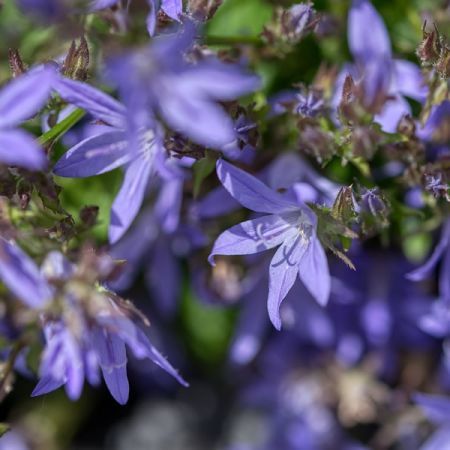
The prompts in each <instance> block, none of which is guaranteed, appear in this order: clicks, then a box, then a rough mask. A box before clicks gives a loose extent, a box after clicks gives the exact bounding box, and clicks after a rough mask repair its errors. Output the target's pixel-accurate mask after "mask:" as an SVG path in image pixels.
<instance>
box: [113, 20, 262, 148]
mask: <svg viewBox="0 0 450 450" xmlns="http://www.w3.org/2000/svg"><path fill="white" fill-rule="evenodd" d="M194 36H195V27H194V25H193V24H192V23H189V22H188V23H186V24H185V26H184V27H183V30H182V31H181V32H180V33H178V34H176V35H170V36H164V37H161V38H159V39H157V40H154V41H153V43H152V45H150V46H148V47H147V48H145V49H143V50H140V51H137V52H134V53H131V54H127V55H125V56H122V57H121V58H118V59H117V60H115V61H114V62H113V63H112V64H111V65H110V68H109V77H110V79H111V80H112V81H113V82H114V83H115V84H116V85H117V86H118V87H119V92H120V94H121V97H122V100H123V101H124V103H125V105H126V106H127V108H128V110H129V111H130V115H129V117H128V123H129V129H130V130H136V129H137V128H139V127H141V126H142V125H143V121H151V120H153V121H155V120H156V119H157V118H158V117H159V118H161V119H163V120H164V121H165V122H166V123H167V124H168V125H169V126H170V127H171V128H172V129H173V130H174V131H177V132H179V133H181V134H183V135H184V136H186V137H187V138H189V139H191V140H192V141H194V142H196V143H198V144H201V145H204V146H208V147H212V148H215V149H219V150H221V149H223V148H224V147H226V146H229V145H231V144H232V143H233V142H235V141H236V139H237V137H238V136H237V132H236V130H235V127H234V124H233V121H232V120H231V118H230V117H229V116H228V115H227V114H226V113H225V112H224V111H223V109H222V108H221V107H220V106H219V104H218V102H219V101H231V100H235V99H236V98H238V97H239V96H241V95H243V94H247V93H249V92H252V91H254V90H255V89H257V87H258V86H259V79H258V77H256V76H253V75H249V74H247V73H244V72H243V71H242V69H241V68H240V67H238V66H236V65H233V64H226V63H223V62H221V61H219V60H218V59H216V58H214V57H208V58H205V59H202V60H200V61H198V62H196V63H189V62H188V61H187V60H186V58H185V53H186V51H187V50H188V49H189V48H190V47H191V45H192V44H193V41H194ZM149 117H150V118H149Z"/></svg>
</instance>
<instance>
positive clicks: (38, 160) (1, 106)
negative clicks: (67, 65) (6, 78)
mask: <svg viewBox="0 0 450 450" xmlns="http://www.w3.org/2000/svg"><path fill="white" fill-rule="evenodd" d="M53 80H54V71H53V70H52V69H51V68H37V69H34V70H32V71H30V72H28V73H27V74H25V75H21V76H20V77H18V78H16V79H15V80H13V81H11V82H10V83H9V84H7V85H6V86H5V87H4V88H3V89H2V90H0V162H2V163H4V164H7V165H9V166H19V167H23V168H25V169H29V170H42V169H45V167H46V166H47V158H46V156H45V153H44V152H43V151H42V149H41V148H40V146H39V144H38V143H37V142H36V140H35V139H34V137H32V136H31V135H30V134H28V133H27V132H25V131H23V130H21V129H19V128H17V127H18V125H19V124H20V123H21V122H24V121H25V120H28V119H30V118H31V117H32V116H33V115H35V114H36V113H37V112H38V111H39V110H40V109H41V108H42V107H43V106H44V104H45V103H46V101H47V99H48V97H49V95H50V91H51V88H52V83H53Z"/></svg>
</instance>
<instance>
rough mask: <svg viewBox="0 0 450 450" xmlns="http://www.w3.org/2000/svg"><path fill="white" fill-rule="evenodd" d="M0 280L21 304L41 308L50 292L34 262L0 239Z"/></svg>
mask: <svg viewBox="0 0 450 450" xmlns="http://www.w3.org/2000/svg"><path fill="white" fill-rule="evenodd" d="M0 278H1V279H2V281H3V283H5V285H6V286H7V287H8V289H10V290H11V292H13V293H14V295H16V296H17V297H18V298H19V299H20V300H22V302H23V303H25V304H26V305H28V306H30V307H31V308H40V307H42V306H43V305H44V304H45V303H46V302H47V301H48V300H50V298H51V297H52V290H51V288H50V286H49V285H48V284H47V281H46V280H45V279H44V277H43V276H42V275H41V273H40V272H39V269H38V267H37V266H36V265H35V263H34V261H33V260H32V259H31V258H30V257H29V256H28V255H26V254H25V253H24V252H23V251H22V250H21V249H20V248H19V247H18V246H17V245H15V244H13V243H11V242H8V241H7V240H5V239H3V238H1V237H0Z"/></svg>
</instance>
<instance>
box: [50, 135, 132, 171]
mask: <svg viewBox="0 0 450 450" xmlns="http://www.w3.org/2000/svg"><path fill="white" fill-rule="evenodd" d="M130 158H131V154H130V152H129V151H128V143H127V141H126V136H125V133H124V132H122V131H111V132H107V133H103V134H100V135H97V136H92V137H89V138H87V139H85V140H84V141H81V142H80V143H79V144H77V145H75V147H72V148H71V149H70V150H69V151H67V152H66V153H64V155H63V156H61V158H60V159H59V161H58V162H57V163H56V164H55V167H54V168H53V172H54V173H55V174H56V175H58V176H60V177H74V178H84V177H91V176H94V175H100V174H102V173H105V172H109V171H111V170H113V169H116V168H117V167H120V166H122V165H124V164H126V163H127V162H129V161H130Z"/></svg>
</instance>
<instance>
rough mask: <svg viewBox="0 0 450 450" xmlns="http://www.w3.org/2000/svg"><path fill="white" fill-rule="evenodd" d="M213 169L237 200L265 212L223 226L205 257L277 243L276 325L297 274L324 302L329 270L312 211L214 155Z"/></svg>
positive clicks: (272, 282) (272, 294)
mask: <svg viewBox="0 0 450 450" xmlns="http://www.w3.org/2000/svg"><path fill="white" fill-rule="evenodd" d="M217 175H218V177H219V179H220V181H221V183H222V184H223V186H224V187H225V189H226V190H227V191H228V192H229V193H230V194H231V195H232V196H233V197H234V198H235V199H236V200H237V201H238V202H239V203H241V204H242V205H243V206H245V207H246V208H248V209H251V210H253V211H255V212H259V213H266V214H267V215H263V216H261V217H258V218H256V219H252V220H248V221H246V222H242V223H240V224H239V225H236V226H234V227H232V228H230V229H228V230H227V231H225V232H223V233H222V234H221V235H220V236H219V237H218V238H217V240H216V242H215V244H214V247H213V249H212V252H211V254H210V256H209V261H210V263H211V264H213V265H214V257H215V256H216V255H249V254H253V253H259V252H262V251H264V250H269V249H272V248H275V247H278V250H277V251H276V253H275V255H274V256H273V258H272V261H271V263H270V266H269V295H268V311H269V317H270V319H271V321H272V323H273V324H274V326H275V327H276V328H277V329H280V327H281V318H280V311H279V310H280V305H281V302H282V301H283V300H284V298H285V297H286V295H287V293H288V292H289V290H290V289H291V288H292V286H293V284H294V282H295V280H296V278H297V275H298V276H299V277H300V280H301V281H302V282H303V284H304V285H305V287H306V288H307V289H308V291H309V292H310V293H311V295H313V297H314V298H315V299H316V300H317V302H318V303H319V304H321V305H325V304H326V303H327V301H328V297H329V294H330V274H329V269H328V262H327V257H326V254H325V251H324V249H323V247H322V244H321V243H320V241H319V239H318V237H317V217H316V215H315V214H314V213H313V212H312V211H311V210H310V209H309V208H308V207H307V206H306V205H305V204H304V203H303V202H302V200H301V199H298V200H296V201H294V200H293V199H288V198H285V197H283V196H282V195H281V194H279V193H277V192H275V191H272V190H271V189H270V188H268V187H267V186H266V185H265V184H263V183H261V182H260V181H259V180H257V179H256V178H254V177H253V176H251V175H249V174H248V173H246V172H244V171H242V170H240V169H237V168H235V167H233V166H232V165H231V164H229V163H227V162H225V161H223V160H219V161H218V162H217Z"/></svg>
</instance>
